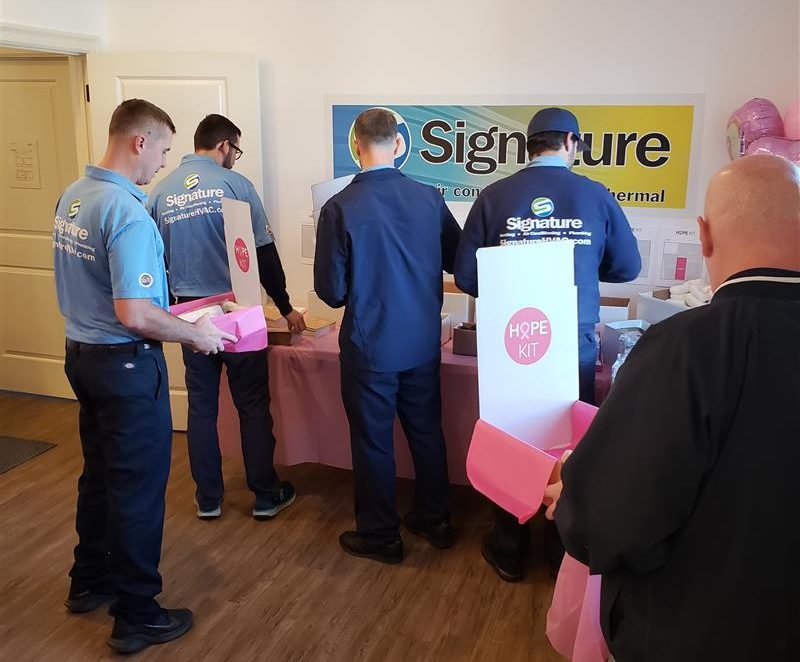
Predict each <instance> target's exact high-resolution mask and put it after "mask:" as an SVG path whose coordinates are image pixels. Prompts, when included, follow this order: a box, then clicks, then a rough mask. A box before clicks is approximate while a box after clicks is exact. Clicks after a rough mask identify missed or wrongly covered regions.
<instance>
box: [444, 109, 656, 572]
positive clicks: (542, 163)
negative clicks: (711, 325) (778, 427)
mask: <svg viewBox="0 0 800 662" xmlns="http://www.w3.org/2000/svg"><path fill="white" fill-rule="evenodd" d="M527 139H528V140H527V151H528V157H529V159H530V162H529V163H528V165H527V166H526V167H525V168H523V169H522V170H520V171H519V172H517V173H515V174H513V175H511V176H509V177H506V178H504V179H501V180H499V181H497V182H494V183H493V184H491V185H489V186H487V187H486V188H484V189H483V191H482V192H481V194H480V195H479V196H478V198H477V199H476V200H475V203H474V204H473V206H472V209H471V210H470V213H469V216H468V217H467V221H466V225H465V226H464V232H463V234H462V236H461V242H460V244H459V247H458V254H457V255H456V265H455V272H454V273H455V279H456V284H457V285H458V287H459V288H461V289H462V290H463V291H464V292H467V293H469V294H471V295H473V296H478V264H477V259H476V251H477V250H478V249H479V248H483V247H486V246H502V245H514V244H525V243H536V242H539V241H554V240H559V239H563V240H568V239H572V240H575V239H579V240H578V241H576V245H575V284H576V285H577V287H578V328H577V329H576V331H577V333H578V349H579V363H580V365H579V375H580V399H581V400H583V401H584V402H589V403H593V402H594V367H595V360H596V356H597V346H596V344H595V338H594V326H595V324H596V323H597V322H598V321H599V312H600V286H599V281H604V282H609V283H624V282H627V281H630V280H633V279H634V278H636V277H637V276H638V274H639V270H640V269H641V259H640V257H639V251H638V248H637V245H636V240H635V239H634V237H633V233H632V232H631V228H630V225H629V224H628V220H627V219H626V218H625V214H624V213H623V212H622V209H620V206H619V205H618V204H617V202H616V200H615V199H614V198H613V197H612V196H611V194H610V193H609V192H608V190H607V189H606V187H605V186H603V184H601V183H599V182H595V181H593V180H591V179H589V178H587V177H583V176H581V175H577V174H575V173H573V172H572V171H571V168H572V165H573V163H574V162H575V155H576V154H577V152H579V151H580V152H584V151H587V150H589V147H588V146H587V145H586V143H584V142H583V140H581V138H580V129H579V127H578V120H577V118H576V117H575V115H573V114H572V113H571V112H570V111H568V110H566V109H564V108H544V109H542V110H540V111H539V112H537V113H536V114H535V115H534V116H533V118H532V119H531V121H530V123H529V124H528V132H527ZM518 219H532V220H535V221H536V222H535V223H517V222H515V223H509V221H511V220H513V221H517V220H518ZM564 219H569V221H570V222H569V223H565V222H563V221H564ZM576 228H577V229H578V230H577V231H578V233H579V236H576V235H575V234H574V232H575V231H576ZM529 545H530V540H529V532H528V527H527V525H525V526H520V525H519V524H518V523H517V520H516V518H515V517H514V516H513V515H510V514H509V513H507V512H505V511H503V510H501V509H500V508H497V509H496V511H495V522H494V528H493V530H492V531H491V532H490V533H489V534H487V536H486V537H485V538H484V541H483V556H484V558H485V559H486V561H487V562H488V563H489V564H490V565H491V566H492V567H493V568H494V569H495V571H496V572H497V574H498V575H500V577H502V578H503V579H505V580H506V581H519V580H521V579H522V578H523V577H524V573H525V560H526V551H527V549H528V547H529ZM545 551H546V553H547V557H548V561H549V563H550V566H551V572H552V573H553V574H555V573H556V572H557V570H558V567H559V565H560V563H561V558H562V556H563V553H564V549H563V547H562V545H561V542H560V540H559V538H558V533H557V531H556V529H555V528H554V527H552V526H551V525H550V523H548V526H547V527H546V529H545Z"/></svg>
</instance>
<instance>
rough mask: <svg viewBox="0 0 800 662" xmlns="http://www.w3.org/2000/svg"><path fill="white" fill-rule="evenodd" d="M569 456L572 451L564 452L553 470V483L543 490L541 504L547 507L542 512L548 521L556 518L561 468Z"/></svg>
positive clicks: (561, 484)
mask: <svg viewBox="0 0 800 662" xmlns="http://www.w3.org/2000/svg"><path fill="white" fill-rule="evenodd" d="M570 455H572V451H564V455H562V456H561V460H560V461H559V462H558V464H557V465H556V466H555V468H554V469H553V476H554V482H552V483H550V484H549V485H548V486H547V487H546V488H545V490H544V499H543V501H542V503H544V505H545V506H547V510H545V511H544V516H545V517H546V518H547V519H549V520H552V519H555V516H556V506H557V505H558V500H559V499H560V498H561V490H562V488H563V487H564V483H563V482H562V481H561V467H562V466H564V463H565V462H566V461H567V459H568V458H569V456H570Z"/></svg>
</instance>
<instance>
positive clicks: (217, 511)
mask: <svg viewBox="0 0 800 662" xmlns="http://www.w3.org/2000/svg"><path fill="white" fill-rule="evenodd" d="M194 505H195V506H196V508H197V519H203V520H212V519H219V518H220V517H222V501H220V502H219V503H218V504H217V506H216V508H201V507H200V504H199V503H198V502H197V498H195V500H194Z"/></svg>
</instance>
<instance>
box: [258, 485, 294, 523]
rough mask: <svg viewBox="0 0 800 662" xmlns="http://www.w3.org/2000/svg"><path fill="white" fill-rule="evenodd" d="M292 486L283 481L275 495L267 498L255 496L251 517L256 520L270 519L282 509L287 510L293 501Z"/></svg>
mask: <svg viewBox="0 0 800 662" xmlns="http://www.w3.org/2000/svg"><path fill="white" fill-rule="evenodd" d="M295 496H296V494H295V491H294V485H292V484H291V483H289V482H287V481H284V482H282V483H281V484H280V489H279V490H278V493H277V494H275V495H271V496H268V497H260V496H256V505H255V506H254V507H253V517H255V518H256V519H257V520H265V519H272V518H273V517H275V515H277V514H278V513H279V512H281V511H282V510H283V509H284V508H288V507H289V506H291V505H292V504H293V503H294V500H295Z"/></svg>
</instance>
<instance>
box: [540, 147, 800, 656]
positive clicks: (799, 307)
mask: <svg viewBox="0 0 800 662" xmlns="http://www.w3.org/2000/svg"><path fill="white" fill-rule="evenodd" d="M698 223H699V226H700V238H701V243H702V247H703V254H704V256H705V258H706V263H707V266H708V271H709V275H710V278H711V285H712V287H713V288H714V290H715V293H714V297H713V299H712V301H711V303H710V304H709V305H708V306H703V307H702V308H696V309H693V310H690V311H687V312H682V313H680V314H678V315H675V316H674V317H672V318H670V319H668V320H665V321H664V322H662V323H660V324H657V325H655V326H653V327H651V329H650V330H648V331H647V332H646V333H645V334H644V336H643V337H642V339H641V340H640V342H639V343H638V344H637V345H636V347H635V348H634V349H633V351H632V352H631V355H630V357H629V358H628V360H627V361H626V363H625V364H624V365H623V367H622V368H621V369H620V372H619V375H618V378H617V381H616V383H615V385H614V388H613V390H612V392H611V395H610V396H609V398H608V399H607V400H606V402H605V403H604V404H603V406H602V407H601V409H600V411H599V412H598V414H597V417H596V419H595V421H594V423H593V424H592V426H591V427H590V429H589V431H588V432H587V433H586V436H585V437H584V439H583V441H582V442H581V444H580V445H579V446H578V448H577V449H576V451H575V453H574V454H573V455H572V457H571V458H570V460H569V461H568V462H566V464H565V465H564V469H563V474H562V475H563V491H561V487H562V486H561V484H556V485H554V486H551V488H550V489H549V491H548V499H551V500H552V503H551V505H550V508H549V510H548V513H549V514H550V516H552V514H553V513H554V514H555V520H556V523H557V525H558V529H559V531H560V533H561V536H562V539H563V542H564V546H565V547H566V549H567V551H568V552H569V553H570V554H571V555H572V556H573V557H575V558H577V559H578V560H579V561H581V562H583V563H585V564H587V565H588V566H589V568H590V570H591V572H592V573H600V574H602V576H603V579H602V598H601V625H602V628H603V633H604V635H605V637H606V640H607V642H608V645H609V649H610V650H611V652H612V654H613V655H614V658H615V660H616V662H642V661H646V662H692V661H698V662H700V661H703V662H706V661H708V662H712V661H713V662H716V661H717V660H719V661H720V662H756V661H760V660H769V662H789V661H790V660H792V661H797V660H800V625H798V624H800V520H799V519H798V508H799V507H800V481H799V480H798V471H800V169H798V167H797V166H795V165H792V164H791V163H789V162H788V161H786V160H785V159H782V158H780V157H774V156H766V155H760V156H749V157H745V158H743V159H740V160H738V161H735V162H734V163H732V164H731V165H729V166H727V167H725V168H723V169H722V170H721V171H720V172H718V173H717V174H716V175H715V176H714V178H713V179H712V181H711V183H710V185H709V189H708V194H707V197H706V208H705V217H704V218H703V217H701V218H699V219H698Z"/></svg>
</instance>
